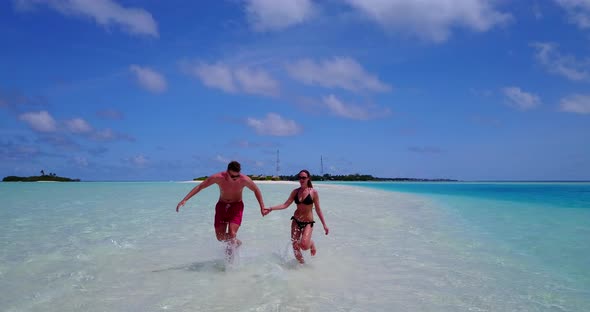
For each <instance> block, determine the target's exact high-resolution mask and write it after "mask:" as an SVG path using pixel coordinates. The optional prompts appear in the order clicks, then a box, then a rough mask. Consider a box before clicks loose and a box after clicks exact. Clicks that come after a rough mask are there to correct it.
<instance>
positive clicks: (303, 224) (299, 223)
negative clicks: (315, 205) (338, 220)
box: [291, 217, 315, 230]
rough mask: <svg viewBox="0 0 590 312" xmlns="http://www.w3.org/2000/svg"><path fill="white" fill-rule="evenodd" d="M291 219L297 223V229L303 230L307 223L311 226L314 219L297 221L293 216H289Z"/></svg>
mask: <svg viewBox="0 0 590 312" xmlns="http://www.w3.org/2000/svg"><path fill="white" fill-rule="evenodd" d="M291 220H293V221H295V223H297V226H298V227H299V230H303V229H304V228H305V227H306V226H307V225H308V224H311V227H313V224H314V223H315V221H299V220H297V219H296V218H295V217H291Z"/></svg>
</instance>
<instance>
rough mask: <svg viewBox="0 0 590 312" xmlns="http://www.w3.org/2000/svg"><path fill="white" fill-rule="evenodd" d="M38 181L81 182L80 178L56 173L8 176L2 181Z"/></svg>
mask: <svg viewBox="0 0 590 312" xmlns="http://www.w3.org/2000/svg"><path fill="white" fill-rule="evenodd" d="M38 181H55V182H79V181H80V179H70V178H64V177H58V176H56V175H40V176H30V177H17V176H7V177H4V179H2V182H38Z"/></svg>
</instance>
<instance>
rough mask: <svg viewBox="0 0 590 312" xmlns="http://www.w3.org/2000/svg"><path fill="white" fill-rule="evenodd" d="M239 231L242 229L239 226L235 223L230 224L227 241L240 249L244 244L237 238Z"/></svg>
mask: <svg viewBox="0 0 590 312" xmlns="http://www.w3.org/2000/svg"><path fill="white" fill-rule="evenodd" d="M239 229H240V225H239V224H235V223H230V224H229V232H228V233H227V239H228V241H229V242H230V243H231V244H232V245H235V247H239V246H240V245H241V244H242V241H240V240H239V239H238V238H237V236H238V230H239Z"/></svg>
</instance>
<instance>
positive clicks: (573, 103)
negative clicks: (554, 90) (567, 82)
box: [559, 94, 590, 114]
mask: <svg viewBox="0 0 590 312" xmlns="http://www.w3.org/2000/svg"><path fill="white" fill-rule="evenodd" d="M559 107H560V109H561V111H564V112H569V113H577V114H590V95H581V94H575V95H571V96H568V97H566V98H563V99H562V100H561V101H560V103H559Z"/></svg>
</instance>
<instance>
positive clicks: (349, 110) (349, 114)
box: [322, 94, 390, 120]
mask: <svg viewBox="0 0 590 312" xmlns="http://www.w3.org/2000/svg"><path fill="white" fill-rule="evenodd" d="M322 102H323V103H324V105H326V107H327V108H328V109H329V110H330V112H332V114H334V115H336V116H340V117H344V118H349V119H356V120H369V119H373V118H378V117H384V116H387V115H389V114H390V112H389V110H383V111H381V112H376V111H373V110H371V109H370V108H369V107H363V106H359V105H354V104H347V103H344V102H342V101H341V100H340V99H338V98H336V96H334V95H333V94H330V95H328V96H326V97H324V98H323V99H322Z"/></svg>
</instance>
